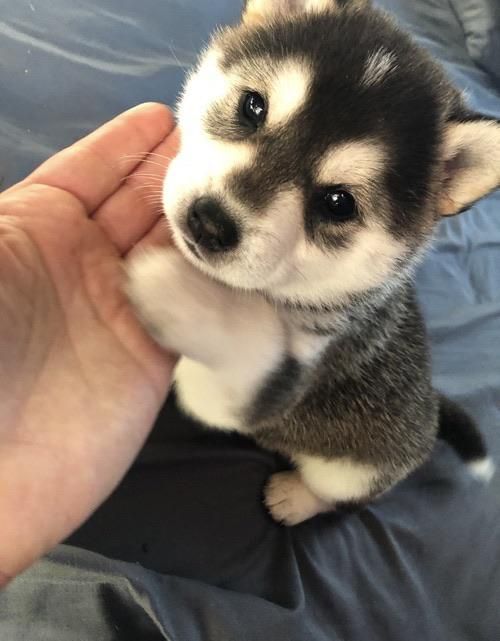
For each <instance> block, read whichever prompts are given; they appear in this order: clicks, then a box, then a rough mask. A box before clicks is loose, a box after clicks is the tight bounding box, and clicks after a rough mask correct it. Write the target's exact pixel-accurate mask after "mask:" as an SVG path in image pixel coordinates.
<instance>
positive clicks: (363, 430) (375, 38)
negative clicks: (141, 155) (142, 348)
mask: <svg viewBox="0 0 500 641" xmlns="http://www.w3.org/2000/svg"><path fill="white" fill-rule="evenodd" d="M178 120H179V127H180V131H181V139H182V141H181V149H180V153H179V155H178V156H177V158H176V159H175V160H174V161H173V162H172V164H171V165H170V168H169V171H168V175H167V177H166V180H165V185H164V205H165V211H166V214H167V216H168V220H169V221H170V225H171V228H172V232H173V236H174V239H175V243H176V246H177V247H176V248H167V249H159V250H155V251H151V252H150V253H148V254H145V255H143V256H141V257H139V258H137V259H136V260H135V261H134V262H132V263H131V265H130V267H129V272H128V274H129V284H128V294H129V296H130V298H131V300H132V301H133V303H134V305H135V307H136V309H137V311H138V314H139V316H140V318H141V319H142V320H143V322H144V324H145V326H146V327H147V328H149V329H150V331H151V333H152V335H153V336H154V337H155V338H156V340H157V341H158V342H159V343H160V344H161V345H163V346H165V347H167V348H169V349H172V350H175V351H176V352H178V353H179V354H181V355H182V358H181V360H180V362H179V364H178V366H177V370H176V376H175V384H176V390H177V396H178V400H179V403H180V405H181V407H182V408H183V409H184V411H185V412H187V413H188V414H189V415H191V416H193V417H195V418H196V419H198V420H199V421H200V422H201V423H203V424H205V425H206V426H209V427H213V428H217V429H222V430H228V431H238V432H242V433H244V434H246V435H250V436H251V437H253V438H254V439H255V440H256V442H257V443H259V444H260V445H261V446H262V447H264V448H269V449H270V450H273V451H276V452H279V453H280V454H282V455H285V456H286V457H288V458H289V460H290V461H291V462H292V463H293V465H294V468H295V469H294V471H290V472H284V473H279V474H275V475H273V476H272V477H271V478H270V480H269V483H268V484H267V487H266V488H265V503H266V505H267V507H268V509H269V510H270V512H271V514H272V516H273V517H274V518H275V519H276V520H277V521H279V522H283V523H285V524H287V525H294V524H297V523H300V522H302V521H304V520H305V519H309V518H310V517H312V516H314V515H315V514H318V513H320V512H324V511H328V510H333V509H335V508H336V507H338V506H340V505H341V504H345V503H356V504H357V503H363V502H365V501H369V500H372V499H374V498H375V497H378V496H380V495H381V494H382V493H384V492H385V491H387V490H388V489H389V488H391V487H392V486H393V485H394V484H395V483H397V482H398V481H400V480H401V479H403V478H404V477H406V476H407V475H408V474H409V473H410V472H411V471H412V470H414V469H415V468H417V467H418V466H419V465H421V464H422V463H423V462H424V461H425V460H426V459H427V457H428V456H429V455H430V453H431V452H432V449H433V446H434V443H435V440H436V437H437V436H438V435H440V436H442V437H444V438H445V439H446V440H448V441H449V442H450V443H451V444H452V445H453V446H454V447H455V449H456V450H457V452H458V454H459V455H461V457H462V458H463V459H464V460H465V462H467V463H468V464H469V465H470V466H471V469H472V470H473V471H474V472H475V473H476V475H482V476H483V477H484V478H487V477H488V476H490V475H491V473H492V467H493V466H492V463H491V461H490V460H489V459H488V458H487V454H486V449H485V446H484V443H483V441H482V438H481V436H480V434H479V433H478V432H477V430H476V427H475V426H474V424H473V423H472V421H471V420H470V419H469V418H468V417H467V416H466V415H465V414H463V412H462V411H461V410H459V408H457V407H456V406H455V405H454V404H452V403H451V402H450V401H448V400H447V399H445V398H444V397H442V396H441V395H440V394H439V393H438V392H436V391H435V390H434V389H433V387H432V383H431V373H430V369H429V354H428V347H427V341H426V335H425V330H424V326H423V323H422V318H421V315H420V313H419V311H418V308H417V304H416V300H415V291H414V285H413V277H414V272H415V267H416V265H417V264H418V262H419V261H420V259H421V258H422V255H423V253H424V251H425V249H426V248H427V246H428V244H429V242H430V240H431V238H432V235H433V231H434V229H435V227H436V225H437V223H438V221H439V219H440V217H441V216H450V215H454V214H457V213H459V212H461V211H463V210H464V209H466V208H467V207H469V206H470V205H471V204H472V203H473V202H474V201H476V200H477V199H479V198H481V197H482V196H484V195H485V194H487V193H488V192H491V191H492V190H494V189H496V188H497V187H498V186H499V185H500V123H498V122H495V121H492V120H488V119H486V118H483V117H479V116H476V115H474V114H473V113H471V112H470V111H469V109H468V108H467V106H466V105H465V104H464V101H463V97H462V95H461V93H460V92H458V91H457V90H456V89H455V88H454V87H453V86H452V85H451V84H450V82H449V81H448V80H447V78H446V76H445V74H444V73H443V71H442V69H441V67H440V66H439V65H438V64H436V62H434V61H433V60H432V59H431V58H430V57H429V55H427V54H426V53H425V52H424V51H423V50H422V49H420V48H419V47H418V46H417V45H416V44H415V43H414V42H413V41H412V40H411V38H410V37H409V36H408V35H406V34H405V33H403V32H402V31H401V30H400V29H399V28H398V26H397V25H396V24H395V23H394V22H393V20H392V19H391V18H389V17H388V16H387V15H385V14H384V13H382V12H380V11H378V10H376V9H375V8H373V7H372V6H370V3H369V2H368V0H248V1H247V3H246V6H245V8H244V12H243V17H242V21H241V23H240V24H238V25H237V26H234V27H230V28H225V29H222V30H221V31H219V32H218V33H216V34H215V35H214V37H213V39H212V41H211V43H210V45H209V47H208V49H207V50H206V51H205V52H204V54H203V55H202V56H201V60H200V62H199V65H198V66H197V68H196V69H195V71H194V72H193V73H192V74H191V76H190V77H189V78H188V80H187V84H186V86H185V90H184V94H183V96H182V99H181V101H180V105H179V111H178Z"/></svg>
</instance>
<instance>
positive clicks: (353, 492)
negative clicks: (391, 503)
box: [295, 455, 379, 503]
mask: <svg viewBox="0 0 500 641" xmlns="http://www.w3.org/2000/svg"><path fill="white" fill-rule="evenodd" d="M295 461H296V463H297V465H298V467H299V470H300V473H301V475H302V478H303V480H304V483H305V484H306V485H307V487H308V488H309V489H310V490H311V491H312V492H314V494H316V495H317V496H319V497H320V498H321V499H322V500H323V501H327V502H329V503H340V502H343V501H356V500H360V499H364V498H366V497H367V496H368V495H369V494H370V492H371V489H372V485H373V482H374V481H375V480H376V479H377V478H378V476H379V472H378V470H377V469H376V468H375V467H373V466H372V465H364V464H361V463H356V462H355V461H352V460H351V459H349V458H339V459H333V460H326V459H322V458H318V457H314V456H304V455H300V456H298V457H296V459H295Z"/></svg>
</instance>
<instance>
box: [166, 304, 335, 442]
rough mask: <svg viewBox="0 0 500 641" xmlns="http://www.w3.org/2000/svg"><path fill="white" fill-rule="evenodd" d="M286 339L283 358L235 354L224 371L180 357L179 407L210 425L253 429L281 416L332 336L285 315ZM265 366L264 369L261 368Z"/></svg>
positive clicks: (310, 372) (301, 387) (302, 386)
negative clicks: (307, 328) (306, 328)
mask: <svg viewBox="0 0 500 641" xmlns="http://www.w3.org/2000/svg"><path fill="white" fill-rule="evenodd" d="M282 321H283V324H284V333H285V335H286V340H285V342H284V345H283V348H282V350H281V353H280V356H279V358H278V359H274V360H273V363H272V364H271V363H270V360H269V353H268V350H262V353H261V354H259V357H258V358H256V359H254V361H253V363H252V364H251V365H250V364H249V363H248V362H246V361H245V360H243V359H241V356H240V354H238V353H237V352H235V353H234V354H233V355H231V360H232V362H231V364H230V365H229V364H228V366H227V367H225V368H222V369H220V370H216V369H211V368H208V367H206V366H204V365H203V364H201V363H198V362H196V361H194V360H191V359H188V358H183V359H181V361H180V363H179V365H178V367H177V370H176V375H175V382H176V390H177V397H178V403H179V405H180V407H181V408H182V409H183V410H184V411H185V412H186V413H188V414H189V415H191V416H192V417H194V418H195V419H196V420H198V421H200V422H202V423H204V424H205V425H207V426H209V427H212V428H216V429H222V430H227V431H239V432H243V433H250V432H251V431H252V427H253V426H255V425H257V424H259V423H261V422H262V421H267V420H269V419H270V418H272V419H273V420H279V419H280V417H281V416H282V415H283V414H284V413H286V411H287V409H289V408H290V407H292V406H293V405H294V404H295V403H296V402H297V399H298V398H299V397H300V395H301V393H302V392H303V391H304V389H305V388H306V386H307V381H308V380H309V378H310V376H311V374H312V372H313V371H314V370H315V366H316V365H317V363H318V361H319V360H320V359H321V357H322V355H323V354H324V351H325V348H326V346H327V345H328V344H329V342H330V341H331V336H329V335H326V334H325V335H323V334H315V333H313V332H311V331H304V330H303V329H302V328H301V327H298V326H297V325H295V324H293V323H290V322H288V319H287V318H286V315H285V316H284V317H283V318H282ZM259 370H260V371H259Z"/></svg>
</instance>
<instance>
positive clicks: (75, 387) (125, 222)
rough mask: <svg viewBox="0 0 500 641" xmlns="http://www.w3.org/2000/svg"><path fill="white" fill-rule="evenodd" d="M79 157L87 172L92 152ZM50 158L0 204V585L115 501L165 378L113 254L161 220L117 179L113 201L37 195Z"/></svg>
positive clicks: (68, 193)
mask: <svg viewBox="0 0 500 641" xmlns="http://www.w3.org/2000/svg"><path fill="white" fill-rule="evenodd" d="M150 109H151V108H150ZM155 113H156V119H157V120H161V118H163V125H162V127H160V129H159V131H158V122H156V123H154V122H151V123H150V128H151V130H153V125H154V124H155V125H156V127H157V129H156V133H155V135H156V136H158V135H160V137H159V139H158V142H160V140H161V139H162V138H163V136H164V135H165V134H166V133H168V129H169V128H171V121H170V119H167V118H166V117H165V112H164V111H162V113H161V118H160V113H159V112H158V108H156V112H155ZM142 117H143V118H144V116H142ZM131 118H135V119H137V116H128V119H129V120H130V119H131ZM152 118H153V117H152V112H151V119H152ZM126 120H127V117H123V116H122V121H123V122H122V123H121V128H122V129H123V128H124V127H127V126H130V123H128V122H126ZM143 124H144V123H143ZM167 124H168V127H167ZM144 126H145V124H144ZM108 129H109V126H108ZM115 129H116V126H115ZM115 133H116V132H115ZM121 133H123V132H121ZM94 136H95V135H94ZM109 136H110V133H109V132H108V138H109ZM143 137H144V132H142V137H141V136H139V137H138V138H139V139H141V142H142V145H141V147H143V146H147V150H150V149H151V148H152V146H154V145H151V142H149V141H144V140H142V138H143ZM150 139H151V141H154V140H155V138H154V137H151V135H150ZM97 142H99V141H97ZM107 142H109V141H106V143H107ZM99 144H100V143H99ZM166 144H167V145H168V142H167V143H166ZM174 144H175V143H172V142H171V143H170V145H169V146H170V148H172V147H173V145H174ZM137 146H139V140H137V141H136V147H137ZM141 147H139V148H141ZM129 149H130V147H129ZM138 150H139V149H137V151H138ZM171 150H172V149H171ZM132 151H135V149H134V147H132ZM83 152H84V153H83V155H84V156H85V158H86V161H88V160H89V159H90V158H91V157H92V158H91V159H92V161H93V162H94V161H96V158H97V156H92V154H94V151H92V152H91V153H90V152H89V151H88V148H85V149H84V150H83ZM65 153H66V155H67V154H68V152H65ZM79 153H80V154H81V153H82V150H80V152H79ZM122 155H123V153H122ZM56 159H57V157H56ZM54 160H55V159H54ZM54 160H52V161H49V165H48V170H47V169H45V171H44V168H43V167H42V169H41V170H39V171H38V175H37V173H35V175H34V178H35V179H36V180H34V181H33V182H31V183H29V184H27V185H26V186H23V185H20V186H18V187H16V188H14V189H12V190H9V191H8V192H6V193H5V194H4V195H3V196H2V199H1V200H0V351H1V357H0V389H1V398H2V404H1V407H0V416H1V420H0V446H1V447H0V488H3V491H1V492H0V519H1V521H2V523H3V524H5V526H3V527H2V540H1V542H0V583H1V581H2V573H3V575H4V578H5V576H13V575H14V574H16V573H17V572H18V571H19V570H21V569H22V568H23V567H25V566H26V565H28V564H29V563H30V562H32V560H34V559H35V558H37V557H38V556H39V555H40V554H42V553H43V552H44V551H45V550H47V549H49V548H50V547H52V546H53V545H54V544H55V543H57V542H58V541H59V540H61V539H62V538H63V537H65V536H66V535H67V534H69V533H70V532H71V531H72V530H73V529H74V528H75V527H76V526H77V525H79V523H80V522H81V521H82V520H83V519H84V518H86V516H88V515H89V514H90V513H91V512H92V511H93V510H94V509H95V508H96V507H97V505H98V504H99V503H100V502H101V501H102V500H103V499H104V498H105V497H106V496H107V495H108V494H109V493H110V492H111V491H112V489H113V488H114V487H115V485H116V483H117V482H118V481H119V480H120V478H121V476H123V474H124V473H125V471H126V469H127V467H128V466H129V465H130V463H131V462H132V460H133V458H134V456H135V455H136V453H137V451H138V450H139V448H140V446H141V444H142V443H143V441H144V439H145V438H146V436H147V433H148V431H149V429H150V427H151V425H152V423H153V421H154V418H155V416H156V413H157V412H158V410H159V408H160V406H161V403H162V401H163V399H164V397H165V394H166V392H167V389H168V383H169V379H170V373H171V369H172V367H173V358H171V357H169V356H167V355H166V354H165V353H163V352H161V351H160V350H159V349H158V348H157V347H156V346H155V345H154V344H153V343H152V341H151V340H150V339H149V338H148V337H147V335H146V334H145V333H144V332H143V330H142V329H141V327H140V326H139V324H138V322H137V321H136V319H135V317H134V315H133V313H132V310H131V308H130V307H129V305H128V303H127V301H126V299H125V297H124V295H123V293H122V289H121V283H122V277H123V275H122V255H124V254H126V253H127V252H128V251H129V250H130V249H131V248H132V246H133V245H134V244H135V243H136V242H137V241H141V239H143V237H144V236H145V235H146V234H147V232H148V230H149V229H150V228H151V227H152V226H153V224H154V222H155V220H156V216H157V214H155V213H154V212H153V210H152V208H150V207H147V206H146V205H145V204H144V201H142V202H138V201H137V193H136V192H134V191H133V190H131V189H130V188H129V187H127V186H126V185H125V184H124V183H121V182H120V178H119V177H118V178H117V177H113V180H111V179H110V180H111V182H112V183H113V181H114V182H115V183H116V185H115V186H117V188H116V189H115V190H113V191H112V193H110V194H105V192H104V191H103V192H102V193H101V194H99V196H98V197H97V194H96V197H95V198H94V199H92V198H90V202H89V199H87V198H86V197H81V198H79V197H78V195H79V191H80V190H83V191H82V193H83V192H85V193H87V186H86V185H85V184H83V183H82V182H81V181H82V180H84V177H83V178H78V177H76V178H71V180H72V181H73V182H72V183H71V184H70V189H67V190H66V189H62V188H61V187H60V186H59V185H56V186H54V185H53V184H50V182H51V180H47V182H45V184H36V183H38V182H39V179H43V180H45V178H44V176H45V175H46V174H47V175H48V176H49V178H50V176H51V175H58V176H59V180H62V181H63V182H64V181H65V180H66V179H65V177H64V171H61V165H59V170H60V171H59V173H57V168H58V167H57V163H54ZM66 160H67V159H66ZM50 162H51V163H52V165H51V164H50ZM54 164H56V167H54V166H53V165H54ZM87 164H88V163H87ZM97 164H98V163H97ZM54 170H56V173H55V174H54ZM163 171H164V169H163ZM75 174H77V172H75ZM61 176H62V178H61ZM115 178H117V181H116V180H115ZM43 180H40V182H43ZM75 180H76V182H75ZM138 180H140V178H139V179H138ZM56 182H57V180H56ZM97 182H98V181H97ZM47 183H49V184H47ZM103 196H104V198H103ZM93 200H94V201H95V202H93ZM141 207H142V209H143V211H142V212H141V211H139V212H137V209H141ZM137 213H139V214H140V215H139V216H138V215H137ZM120 216H122V219H121V220H118V219H119V217H120ZM118 222H119V224H118ZM4 399H5V401H4ZM4 515H7V516H8V518H7V519H5V518H3V517H4ZM13 550H15V555H14V557H15V558H13Z"/></svg>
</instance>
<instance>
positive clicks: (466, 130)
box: [441, 121, 500, 216]
mask: <svg viewBox="0 0 500 641" xmlns="http://www.w3.org/2000/svg"><path fill="white" fill-rule="evenodd" d="M444 154H445V158H447V159H450V160H452V159H453V158H455V157H457V156H460V155H461V154H463V160H464V161H465V162H459V168H458V170H456V172H455V173H454V174H453V175H452V176H450V180H449V181H448V183H447V189H446V193H445V196H444V197H443V200H442V204H441V213H442V214H443V215H445V216H446V215H450V214H455V213H457V212H458V211H460V210H461V209H463V207H464V206H466V205H469V204H470V203H473V202H475V201H476V200H478V199H479V198H481V197H482V196H484V195H486V194H487V193H488V192H490V191H492V190H493V189H495V188H496V187H498V186H499V185H500V125H499V124H497V123H495V122H481V121H478V122H467V123H457V124H453V125H449V126H448V129H447V131H446V136H445V149H444Z"/></svg>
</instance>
